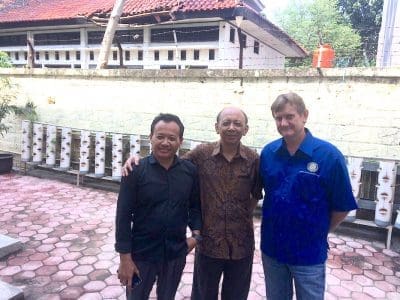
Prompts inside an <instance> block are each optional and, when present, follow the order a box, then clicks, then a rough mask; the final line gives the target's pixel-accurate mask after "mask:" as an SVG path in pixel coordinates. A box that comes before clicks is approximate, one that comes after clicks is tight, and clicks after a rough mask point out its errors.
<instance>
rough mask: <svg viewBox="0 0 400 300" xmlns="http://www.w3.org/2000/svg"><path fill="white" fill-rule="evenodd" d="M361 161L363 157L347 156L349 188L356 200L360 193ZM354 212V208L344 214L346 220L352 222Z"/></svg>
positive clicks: (354, 217)
mask: <svg viewBox="0 0 400 300" xmlns="http://www.w3.org/2000/svg"><path fill="white" fill-rule="evenodd" d="M362 162H363V159H362V158H359V157H348V158H347V170H348V171H349V176H350V183H351V190H352V192H353V196H354V198H355V199H356V201H357V200H358V195H359V193H360V185H361V169H362ZM356 212H357V210H356V209H354V210H352V211H350V212H349V213H348V215H347V216H346V221H348V222H353V221H354V220H355V219H356Z"/></svg>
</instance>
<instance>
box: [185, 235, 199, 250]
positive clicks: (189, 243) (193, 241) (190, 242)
mask: <svg viewBox="0 0 400 300" xmlns="http://www.w3.org/2000/svg"><path fill="white" fill-rule="evenodd" d="M186 244H187V246H188V252H187V253H190V252H191V251H192V250H193V249H194V247H196V245H197V241H196V239H195V238H192V237H188V238H186Z"/></svg>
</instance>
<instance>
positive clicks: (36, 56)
mask: <svg viewBox="0 0 400 300" xmlns="http://www.w3.org/2000/svg"><path fill="white" fill-rule="evenodd" d="M35 58H36V60H39V59H40V52H39V51H36V52H35Z"/></svg>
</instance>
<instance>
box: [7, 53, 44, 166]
mask: <svg viewBox="0 0 400 300" xmlns="http://www.w3.org/2000/svg"><path fill="white" fill-rule="evenodd" d="M9 66H10V63H9V60H7V56H6V55H5V54H4V52H0V67H9ZM15 99H16V95H15V91H14V89H13V86H12V85H11V83H10V80H9V79H8V78H0V136H1V137H4V134H5V133H7V131H8V129H9V126H8V125H7V124H6V123H5V118H6V117H7V116H8V115H9V114H11V113H14V114H15V115H18V116H23V117H25V118H27V119H30V120H35V119H36V118H37V114H36V107H35V105H34V104H33V102H31V101H28V102H27V103H26V104H25V106H17V105H13V104H12V101H13V100H15ZM12 166H13V155H12V154H9V153H0V174H3V173H8V172H10V171H11V169H12Z"/></svg>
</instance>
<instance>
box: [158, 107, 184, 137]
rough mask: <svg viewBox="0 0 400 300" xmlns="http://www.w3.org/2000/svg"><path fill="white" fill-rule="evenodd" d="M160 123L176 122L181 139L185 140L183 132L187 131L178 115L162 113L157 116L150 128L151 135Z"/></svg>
mask: <svg viewBox="0 0 400 300" xmlns="http://www.w3.org/2000/svg"><path fill="white" fill-rule="evenodd" d="M160 121H164V122H165V123H169V122H175V123H176V124H177V125H178V126H179V137H180V138H181V139H183V132H184V131H185V127H184V126H183V123H182V121H181V119H179V117H178V116H177V115H173V114H164V113H160V114H159V115H158V116H156V117H155V118H154V119H153V122H151V126H150V133H151V134H153V133H154V127H156V124H157V123H158V122H160Z"/></svg>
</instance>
